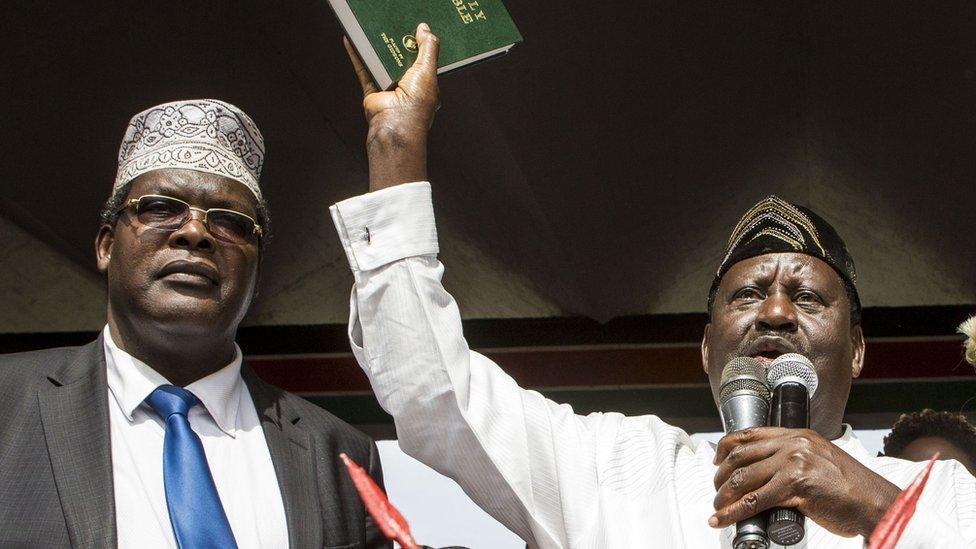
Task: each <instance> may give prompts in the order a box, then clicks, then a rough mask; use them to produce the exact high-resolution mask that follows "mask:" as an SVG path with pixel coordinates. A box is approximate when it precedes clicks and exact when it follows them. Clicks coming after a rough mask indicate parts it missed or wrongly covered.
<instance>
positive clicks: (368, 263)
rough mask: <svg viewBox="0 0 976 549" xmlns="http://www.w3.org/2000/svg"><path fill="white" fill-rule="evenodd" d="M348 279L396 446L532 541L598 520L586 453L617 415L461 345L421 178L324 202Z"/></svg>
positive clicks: (354, 320)
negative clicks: (525, 379)
mask: <svg viewBox="0 0 976 549" xmlns="http://www.w3.org/2000/svg"><path fill="white" fill-rule="evenodd" d="M331 213H332V217H333V221H334V222H335V226H336V228H337V230H338V232H339V235H340V238H341V240H342V245H343V247H344V248H345V250H346V253H347V255H348V259H349V264H350V265H351V266H352V269H353V274H354V276H355V284H354V286H353V290H352V297H351V301H350V309H351V311H350V320H349V338H350V342H351V344H352V348H353V353H354V354H355V355H356V359H357V360H358V361H359V364H360V365H361V366H362V367H363V368H364V370H365V371H366V374H367V375H368V376H369V379H370V382H371V384H372V386H373V389H374V391H375V393H376V396H377V399H378V400H379V402H380V404H381V405H382V407H383V408H384V409H385V410H386V411H387V412H388V413H390V414H391V415H392V416H393V417H394V420H395V423H396V429H397V436H398V438H399V442H400V446H401V448H403V450H404V451H405V452H406V453H407V454H409V455H411V456H414V457H415V458H417V459H418V460H420V461H422V462H424V463H426V464H427V465H429V466H431V467H433V468H434V469H436V470H437V471H439V472H441V473H442V474H445V475H447V476H449V477H451V478H453V479H455V480H456V481H457V482H458V483H459V484H460V485H461V486H462V488H463V489H464V491H465V492H466V493H467V494H468V495H469V496H470V497H471V498H472V499H473V500H474V501H475V502H476V503H477V504H478V505H480V506H481V507H482V508H483V509H485V510H486V511H487V512H488V513H489V514H491V515H492V516H493V517H495V518H496V519H497V520H499V521H500V522H501V523H503V524H505V525H506V526H508V527H509V528H510V529H512V530H513V531H514V532H515V533H516V534H518V535H519V536H521V537H522V538H524V539H525V540H527V541H529V542H531V543H533V544H534V545H535V546H537V547H541V548H555V547H566V546H567V540H569V539H579V537H580V536H581V535H582V534H583V531H585V530H586V529H587V528H591V527H592V526H593V523H594V522H595V521H596V517H597V512H596V508H597V502H598V497H597V491H598V486H599V480H598V478H597V467H596V453H597V448H598V447H599V446H600V445H601V444H600V442H601V440H604V441H607V442H606V444H607V445H609V444H611V443H612V440H613V437H614V436H615V433H616V426H617V423H618V422H619V419H620V418H621V417H622V416H619V415H618V414H593V415H590V416H587V417H582V416H578V415H576V414H574V413H573V410H572V408H571V407H570V406H568V405H558V404H556V403H554V402H551V401H549V400H547V399H545V398H544V397H543V396H542V395H540V394H539V393H537V392H535V391H527V390H523V389H521V388H519V387H518V386H517V385H516V383H515V381H514V380H513V379H512V378H511V377H509V376H508V375H507V374H505V372H503V371H502V370H501V369H500V368H499V367H498V366H497V365H496V364H495V363H494V362H492V361H491V360H489V359H488V358H486V357H485V356H483V355H481V354H478V353H477V352H473V351H471V350H469V349H468V345H467V342H466V341H465V339H464V337H463V334H462V331H461V317H460V314H459V312H458V307H457V305H456V303H455V302H454V299H453V298H452V297H451V296H450V295H449V294H448V293H447V292H446V291H445V290H444V288H443V287H442V286H441V276H442V275H443V273H444V267H443V265H441V264H440V262H438V260H437V258H436V257H435V254H436V253H437V235H436V229H435V227H434V217H433V207H432V204H431V198H430V186H429V184H428V183H426V182H422V183H411V184H406V185H400V186H397V187H392V188H389V189H384V190H381V191H378V192H374V193H370V194H367V195H363V196H360V197H356V198H352V199H350V200H346V201H343V202H340V203H338V204H336V205H334V206H333V207H332V208H331Z"/></svg>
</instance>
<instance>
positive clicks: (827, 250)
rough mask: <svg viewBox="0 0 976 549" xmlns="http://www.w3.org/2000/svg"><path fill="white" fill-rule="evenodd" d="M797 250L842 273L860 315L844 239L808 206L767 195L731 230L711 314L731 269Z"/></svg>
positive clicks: (710, 298) (712, 293) (712, 295)
mask: <svg viewBox="0 0 976 549" xmlns="http://www.w3.org/2000/svg"><path fill="white" fill-rule="evenodd" d="M781 252H795V253H801V254H807V255H811V256H813V257H816V258H817V259H820V260H822V261H823V262H824V263H826V264H828V265H830V266H831V267H833V269H834V270H835V271H836V272H837V274H838V275H840V278H841V280H842V281H843V282H844V286H845V288H846V289H847V294H848V297H849V298H850V300H851V312H852V313H853V317H852V319H854V318H855V317H860V312H861V301H860V298H859V297H858V295H857V271H856V270H855V269H854V259H853V258H852V257H851V254H850V252H848V251H847V246H846V245H845V244H844V240H843V239H842V238H841V237H840V235H839V234H837V231H836V230H835V229H834V228H833V227H832V226H831V225H830V223H827V222H826V221H825V220H824V219H823V218H822V217H820V216H819V215H817V214H816V213H814V212H813V211H812V210H810V209H808V208H804V207H803V206H797V205H796V204H791V203H789V202H787V201H785V200H783V199H782V198H779V197H777V196H772V195H770V196H768V197H766V198H764V199H762V200H760V201H759V203H757V204H756V205H755V206H753V207H752V208H751V209H750V210H749V211H747V212H746V214H745V215H743V216H742V219H740V220H739V223H738V224H737V225H736V226H735V229H734V230H733V231H732V235H731V236H730V237H729V242H728V245H727V246H726V249H725V257H724V258H723V259H722V263H721V264H720V265H719V267H718V270H717V271H716V273H715V280H714V281H712V287H711V289H710V290H709V292H708V314H709V316H711V314H712V306H713V305H714V303H715V293H716V290H718V285H719V283H720V282H721V281H722V276H723V275H725V273H726V272H727V271H728V270H729V268H730V267H731V266H732V265H734V264H736V263H738V262H739V261H742V260H744V259H749V258H751V257H756V256H758V255H763V254H771V253H781Z"/></svg>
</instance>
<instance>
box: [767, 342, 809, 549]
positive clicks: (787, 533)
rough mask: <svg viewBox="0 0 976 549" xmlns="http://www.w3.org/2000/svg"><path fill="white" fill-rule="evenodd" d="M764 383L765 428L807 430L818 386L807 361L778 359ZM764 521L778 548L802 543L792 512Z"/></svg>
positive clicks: (774, 512) (798, 517)
mask: <svg viewBox="0 0 976 549" xmlns="http://www.w3.org/2000/svg"><path fill="white" fill-rule="evenodd" d="M766 379H767V380H768V381H769V387H770V389H772V392H773V401H772V409H771V410H770V413H769V424H770V425H772V426H774V427H788V428H791V429H806V428H808V427H810V399H811V398H813V393H814V392H816V390H817V383H818V381H817V372H815V371H814V369H813V364H812V363H811V362H810V360H809V359H807V357H805V356H803V355H800V354H796V353H787V354H785V355H781V356H779V357H777V358H776V360H774V361H773V362H772V364H770V365H769V373H768V374H767V378H766ZM768 517H769V522H768V523H767V525H766V531H767V532H768V533H769V539H771V540H773V541H774V542H776V543H778V544H780V545H795V544H797V543H800V540H802V539H803V535H804V526H803V520H804V517H803V514H802V513H800V512H799V511H797V510H796V509H793V508H786V507H780V508H776V509H771V510H770V511H769V515H768Z"/></svg>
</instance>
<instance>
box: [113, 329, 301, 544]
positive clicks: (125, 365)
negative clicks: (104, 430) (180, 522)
mask: <svg viewBox="0 0 976 549" xmlns="http://www.w3.org/2000/svg"><path fill="white" fill-rule="evenodd" d="M102 333H103V335H104V340H105V364H106V366H107V368H108V399H109V424H110V429H111V433H112V474H113V478H114V481H115V518H116V523H117V525H118V541H119V547H120V548H123V549H125V548H130V547H131V548H147V547H152V548H156V547H159V548H164V547H168V548H175V547H176V538H175V537H174V535H173V527H172V526H171V525H170V521H169V511H168V510H167V508H166V494H165V492H164V489H163V437H164V435H165V423H164V422H163V420H161V419H160V418H159V416H158V415H156V413H155V412H154V411H153V410H152V408H150V407H149V405H148V404H146V403H145V402H144V401H145V400H146V397H148V396H149V394H150V393H152V392H153V390H154V389H156V387H159V386H160V385H168V384H170V382H169V381H167V380H166V378H164V377H163V376H162V375H160V374H159V373H158V372H156V371H155V370H153V369H152V368H150V367H149V366H147V365H146V364H145V363H143V362H140V361H139V360H137V359H136V358H134V357H133V356H132V355H129V354H128V353H126V352H125V351H123V350H122V349H120V348H119V347H118V346H117V345H116V344H115V342H114V341H113V340H112V336H111V334H110V333H109V329H108V326H106V327H105V329H104V330H103V331H102ZM235 347H236V345H235ZM236 351H237V353H236V355H235V357H234V360H233V361H232V362H231V363H230V364H228V365H227V366H225V367H224V368H221V369H220V370H218V371H216V372H214V373H212V374H210V375H209V376H207V377H205V378H203V379H200V380H197V381H195V382H193V383H191V384H190V385H188V386H187V387H186V389H187V390H189V391H190V392H192V393H193V394H194V395H196V397H197V398H198V399H200V402H201V403H202V406H199V405H198V406H194V407H193V408H192V409H190V413H189V417H188V419H189V421H190V428H191V429H193V431H194V432H195V433H196V434H197V436H199V437H200V441H201V442H202V443H203V449H204V452H205V453H206V454H207V463H208V464H209V465H210V471H211V473H212V474H213V478H214V483H215V484H216V485H217V493H218V494H219V495H220V501H221V502H222V503H223V506H224V511H225V512H226V513H227V520H228V521H229V522H230V527H231V530H233V532H234V538H235V539H236V540H237V545H238V547H240V548H241V549H245V548H264V549H270V548H280V547H288V526H287V522H286V520H285V507H284V504H283V502H282V499H281V492H280V490H279V489H278V479H277V477H276V476H275V470H274V465H273V464H272V462H271V453H270V452H269V451H268V444H267V441H266V440H265V438H264V430H263V429H262V428H261V422H260V421H259V420H258V415H257V411H256V410H255V408H254V402H253V401H252V400H251V393H250V392H249V391H248V390H247V386H246V385H245V384H244V380H243V378H241V350H240V348H237V349H236Z"/></svg>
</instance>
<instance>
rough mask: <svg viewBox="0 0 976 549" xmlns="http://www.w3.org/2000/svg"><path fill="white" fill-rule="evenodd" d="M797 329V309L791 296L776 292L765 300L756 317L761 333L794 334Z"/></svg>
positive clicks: (757, 326)
mask: <svg viewBox="0 0 976 549" xmlns="http://www.w3.org/2000/svg"><path fill="white" fill-rule="evenodd" d="M796 328H797V319H796V307H794V306H793V301H792V300H791V299H790V296H788V295H786V294H784V293H782V292H776V293H771V294H770V295H769V296H768V297H766V299H765V300H763V304H762V307H761V308H760V309H759V314H758V315H757V316H756V329H758V330H759V331H776V332H793V331H796Z"/></svg>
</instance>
